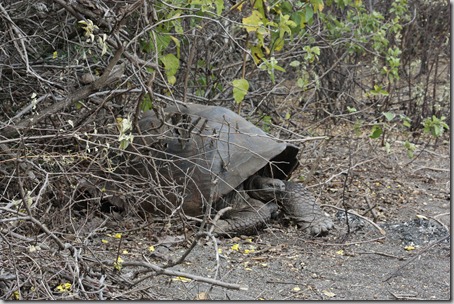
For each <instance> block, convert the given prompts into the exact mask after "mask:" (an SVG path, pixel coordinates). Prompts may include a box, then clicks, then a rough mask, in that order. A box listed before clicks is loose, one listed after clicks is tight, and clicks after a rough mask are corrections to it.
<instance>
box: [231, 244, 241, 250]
mask: <svg viewBox="0 0 454 304" xmlns="http://www.w3.org/2000/svg"><path fill="white" fill-rule="evenodd" d="M230 248H231V249H232V250H235V251H238V250H239V249H240V244H233V245H232V247H230Z"/></svg>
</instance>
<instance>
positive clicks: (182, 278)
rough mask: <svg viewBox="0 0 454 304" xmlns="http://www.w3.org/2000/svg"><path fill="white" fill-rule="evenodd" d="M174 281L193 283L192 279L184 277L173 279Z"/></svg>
mask: <svg viewBox="0 0 454 304" xmlns="http://www.w3.org/2000/svg"><path fill="white" fill-rule="evenodd" d="M172 280H173V281H180V282H184V283H188V282H191V281H192V280H191V279H188V278H186V277H182V276H179V277H176V278H173V279H172Z"/></svg>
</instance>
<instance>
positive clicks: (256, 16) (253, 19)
mask: <svg viewBox="0 0 454 304" xmlns="http://www.w3.org/2000/svg"><path fill="white" fill-rule="evenodd" d="M242 22H243V26H244V28H245V29H246V31H247V32H248V33H250V32H255V31H257V29H258V28H259V27H260V26H261V25H263V22H262V15H261V14H260V13H259V11H257V10H253V11H252V14H251V15H250V16H249V17H245V18H243V20H242Z"/></svg>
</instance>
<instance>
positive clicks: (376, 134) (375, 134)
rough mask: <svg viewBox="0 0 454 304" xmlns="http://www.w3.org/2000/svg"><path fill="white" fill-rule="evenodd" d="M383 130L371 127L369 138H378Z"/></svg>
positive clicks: (376, 126)
mask: <svg viewBox="0 0 454 304" xmlns="http://www.w3.org/2000/svg"><path fill="white" fill-rule="evenodd" d="M382 133H383V129H382V128H381V127H380V126H379V125H375V126H373V127H372V131H371V133H370V135H369V137H370V138H379V137H380V135H382Z"/></svg>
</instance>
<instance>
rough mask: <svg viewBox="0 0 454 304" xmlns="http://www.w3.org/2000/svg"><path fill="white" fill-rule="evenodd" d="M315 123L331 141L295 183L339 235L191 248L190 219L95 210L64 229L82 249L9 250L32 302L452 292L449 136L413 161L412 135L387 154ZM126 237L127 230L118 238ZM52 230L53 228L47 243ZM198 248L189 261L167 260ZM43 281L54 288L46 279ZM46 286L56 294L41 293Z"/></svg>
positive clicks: (312, 154) (5, 292) (260, 238)
mask: <svg viewBox="0 0 454 304" xmlns="http://www.w3.org/2000/svg"><path fill="white" fill-rule="evenodd" d="M305 130H308V132H309V133H310V134H309V136H320V135H323V134H330V136H331V139H330V140H329V141H327V142H325V144H322V143H321V142H320V140H313V141H308V142H305V143H304V145H303V146H302V151H301V154H300V163H301V165H300V167H299V168H298V172H295V174H294V176H293V178H292V180H294V181H296V180H298V179H301V178H300V177H304V178H305V180H304V184H305V185H307V187H308V188H309V189H310V190H311V192H312V193H313V194H314V196H315V197H316V198H317V201H318V202H319V203H320V204H321V205H322V207H323V209H324V210H325V212H326V213H327V214H328V215H329V216H330V217H331V218H332V219H333V221H334V223H335V228H334V229H333V230H332V231H331V232H330V233H329V234H328V235H326V236H322V237H309V236H307V235H304V234H302V232H301V231H299V230H297V229H296V228H295V227H293V226H292V225H288V224H286V223H282V222H277V221H276V222H273V223H271V224H270V225H269V226H268V227H267V228H266V229H264V230H263V231H262V232H261V233H260V234H258V235H254V236H244V237H237V238H232V239H229V238H219V239H214V238H208V239H205V237H202V238H200V239H199V241H198V242H196V243H195V244H196V246H195V247H193V248H192V250H189V248H190V244H191V241H193V240H194V237H193V234H194V233H195V231H196V230H193V229H186V230H185V229H184V228H185V227H184V226H183V224H182V223H183V222H184V221H181V220H179V219H178V217H177V216H175V217H174V219H173V221H171V222H169V221H164V222H163V221H161V222H159V221H156V220H154V221H144V220H141V219H140V218H137V216H136V217H134V216H132V215H126V216H125V217H123V218H121V217H119V218H116V217H115V216H114V215H113V214H101V213H100V212H97V213H96V214H98V216H94V217H84V216H82V215H80V214H78V213H77V212H76V211H74V214H73V215H71V223H70V224H71V226H72V227H74V229H76V230H77V235H75V234H74V232H71V231H70V230H68V231H69V232H65V231H64V230H61V232H59V236H60V237H61V239H62V240H63V241H64V242H65V243H73V244H78V245H77V246H78V247H77V248H80V249H77V250H78V251H77V252H73V253H69V252H68V251H57V250H52V248H50V249H46V250H44V249H45V247H44V243H46V242H47V243H48V244H50V245H52V244H53V242H52V241H51V240H50V239H47V241H46V242H41V241H40V242H38V243H37V246H41V247H42V249H41V251H39V250H38V251H37V249H36V247H35V246H30V244H32V243H33V241H34V239H28V238H24V237H21V240H23V241H24V244H25V245H24V246H23V248H26V249H27V250H26V251H21V252H20V254H19V255H15V252H16V251H13V250H11V251H8V250H7V249H5V251H4V252H3V253H4V254H5V257H7V258H8V260H14V261H16V260H15V259H17V261H16V262H15V263H16V265H17V266H15V267H16V268H15V269H20V270H21V271H32V272H33V273H34V274H33V276H32V277H31V278H30V277H28V275H29V273H30V272H27V273H26V274H22V275H21V278H23V280H25V279H27V277H28V278H29V281H30V282H28V281H27V282H25V283H22V282H21V284H22V285H21V293H22V297H23V298H24V299H44V298H45V299H87V298H89V297H93V298H97V299H112V300H132V299H134V300H193V299H197V298H199V299H212V300H449V299H451V280H450V273H451V250H450V249H451V243H450V241H451V239H450V229H451V228H450V227H451V216H450V214H451V213H450V209H451V208H450V195H451V192H450V186H451V184H450V146H449V138H448V136H447V134H446V136H445V138H444V140H442V139H440V140H438V142H437V143H436V144H434V143H433V140H432V141H431V144H430V145H427V144H425V143H427V142H428V139H427V138H425V139H420V141H419V143H418V142H416V149H415V151H414V155H415V157H414V158H412V159H410V158H409V157H408V156H407V151H406V150H405V148H404V147H403V140H405V139H404V138H405V137H403V136H402V135H405V134H399V133H397V134H388V135H387V138H388V139H389V140H390V143H391V146H390V151H389V152H387V151H385V149H384V148H383V147H382V146H381V145H380V141H378V140H372V139H369V138H368V136H367V134H363V135H364V136H353V134H350V133H349V132H353V131H352V128H351V127H349V126H346V127H345V128H344V129H342V128H341V127H335V128H333V129H331V130H325V131H326V133H324V132H325V131H320V130H311V129H310V128H306V127H305ZM336 132H337V133H336ZM300 133H301V132H300ZM346 209H347V210H349V212H350V213H349V215H348V216H346V213H345V210H346ZM346 219H348V224H347V221H346ZM55 221H58V219H55ZM62 224H65V225H68V224H67V223H62ZM186 228H187V227H186ZM54 229H56V228H54ZM117 233H122V236H121V237H119V238H117V237H115V236H116V235H117ZM12 237H14V238H12V240H15V239H16V238H17V237H16V235H12ZM44 237H45V234H42V235H41V236H39V239H42V238H44ZM27 246H28V247H27ZM4 248H7V247H4ZM20 248H22V247H20ZM187 252H189V254H188V255H187V256H186V257H185V258H184V260H183V261H182V262H181V263H177V264H176V265H175V266H173V267H167V266H166V265H168V263H169V262H176V261H178V260H179V259H181V258H182V257H183V255H184V254H185V253H187ZM55 254H58V255H55ZM117 256H121V258H122V261H123V262H122V263H121V265H120V267H117V268H118V269H120V271H117V270H115V269H114V268H115V267H113V266H112V265H115V264H113V263H114V262H113V261H114V260H115V259H116V257H117ZM57 257H58V258H57ZM0 261H1V260H0ZM5 261H6V259H5ZM5 263H6V262H5ZM147 263H148V264H147ZM174 264H175V263H174ZM10 265H11V264H7V263H6V266H7V267H10V268H3V270H2V267H0V279H2V278H3V282H2V280H0V298H3V299H11V298H14V297H15V295H16V294H15V290H16V289H15V288H16V287H14V286H15V285H14V284H15V283H16V280H15V279H14V280H11V279H8V278H9V277H11V276H12V275H13V274H14V272H13V270H14V268H12V266H10ZM34 265H36V266H34ZM102 265H105V266H102ZM117 266H118V265H117ZM144 266H145V267H144ZM26 267H28V268H26ZM147 267H148V268H147ZM159 267H160V268H159ZM28 269H31V270H28ZM2 271H4V272H2ZM12 277H13V278H14V277H15V276H12ZM43 279H45V280H47V285H43V284H42V280H43ZM62 280H63V281H62ZM64 282H66V283H64ZM63 283H64V284H68V286H69V290H68V291H65V290H63V291H60V292H55V291H51V290H55V288H57V289H58V287H60V289H61V288H64V286H66V285H63ZM40 284H41V285H40ZM62 286H63V287H62ZM76 286H79V287H78V288H79V290H77V289H76ZM82 286H83V288H85V289H84V290H81V288H82ZM38 288H40V289H39V290H41V289H43V288H46V290H48V291H47V293H43V295H41V294H40V295H38V296H37V295H36V290H38ZM82 291H83V292H82ZM87 295H88V296H87ZM17 298H19V297H17Z"/></svg>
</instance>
